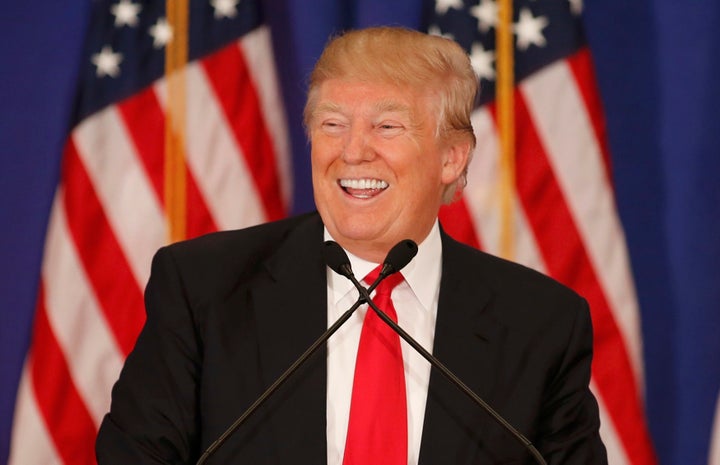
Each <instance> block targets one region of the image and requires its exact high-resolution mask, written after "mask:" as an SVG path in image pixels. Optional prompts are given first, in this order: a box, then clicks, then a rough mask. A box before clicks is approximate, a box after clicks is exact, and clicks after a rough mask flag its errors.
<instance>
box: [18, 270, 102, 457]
mask: <svg viewBox="0 0 720 465" xmlns="http://www.w3.org/2000/svg"><path fill="white" fill-rule="evenodd" d="M29 363H30V370H31V373H32V388H33V392H34V395H35V399H36V400H37V403H38V407H39V410H40V413H41V415H42V416H43V418H44V420H45V423H46V424H47V429H48V431H49V432H50V435H51V437H52V441H53V443H54V444H55V448H56V449H57V451H58V453H59V454H60V457H61V458H62V461H63V463H66V464H73V465H75V464H78V465H83V464H94V463H95V453H94V447H93V444H94V442H95V434H96V425H95V423H94V422H93V420H92V417H91V416H90V413H89V412H88V410H87V408H85V404H84V403H83V400H82V398H81V397H80V395H79V393H78V391H77V389H76V387H75V384H74V383H73V380H72V377H71V375H70V370H69V369H68V364H67V362H66V361H65V358H64V355H63V353H62V350H61V348H60V345H59V344H58V341H57V340H56V339H55V335H54V334H53V331H52V328H51V327H50V321H49V320H48V316H47V311H46V308H45V295H44V291H43V283H42V282H41V283H40V290H39V295H38V303H37V308H36V313H35V326H34V333H33V343H32V351H31V353H30V360H29Z"/></svg>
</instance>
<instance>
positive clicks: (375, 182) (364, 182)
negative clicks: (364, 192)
mask: <svg viewBox="0 0 720 465" xmlns="http://www.w3.org/2000/svg"><path fill="white" fill-rule="evenodd" d="M340 186H342V187H345V188H348V189H385V188H386V187H387V186H388V183H387V182H385V181H382V180H380V179H341V180H340Z"/></svg>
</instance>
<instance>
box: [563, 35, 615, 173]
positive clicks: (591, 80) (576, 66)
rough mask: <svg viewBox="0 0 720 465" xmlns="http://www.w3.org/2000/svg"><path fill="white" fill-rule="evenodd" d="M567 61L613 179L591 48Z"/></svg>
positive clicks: (607, 168)
mask: <svg viewBox="0 0 720 465" xmlns="http://www.w3.org/2000/svg"><path fill="white" fill-rule="evenodd" d="M566 61H567V64H568V66H569V67H570V70H571V72H572V74H573V77H574V79H573V83H574V84H575V85H576V86H577V88H578V90H579V91H580V94H581V95H582V99H583V101H584V102H585V107H586V108H587V112H586V113H585V114H586V115H587V116H588V117H589V118H590V121H592V127H593V131H594V133H595V142H596V143H597V144H598V145H599V146H600V152H601V153H602V158H603V163H604V165H605V176H606V177H607V179H609V180H612V176H611V173H612V161H611V159H610V149H609V147H608V139H607V131H606V130H605V118H603V114H604V112H603V109H602V102H601V101H600V93H599V92H598V89H597V85H596V83H595V71H594V67H593V63H592V56H591V55H590V50H589V49H588V48H583V49H581V50H580V51H579V52H577V53H575V54H574V55H571V56H569V57H568V58H567V60H566Z"/></svg>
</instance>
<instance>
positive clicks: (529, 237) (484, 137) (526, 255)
mask: <svg viewBox="0 0 720 465" xmlns="http://www.w3.org/2000/svg"><path fill="white" fill-rule="evenodd" d="M495 108H496V107H495V105H494V104H490V105H487V106H484V107H481V108H479V109H477V110H475V112H474V113H473V115H472V123H473V128H474V129H475V134H476V136H477V138H478V146H477V148H476V149H475V156H474V157H473V163H472V165H470V169H469V172H468V187H467V188H466V190H465V195H464V197H465V200H466V202H467V204H468V206H469V209H470V211H471V213H472V220H473V222H474V223H475V226H476V230H478V233H479V235H480V238H479V242H480V243H482V244H483V248H484V250H485V251H487V252H489V253H493V254H496V255H498V254H500V229H501V223H500V209H499V202H498V194H497V193H498V189H499V184H498V173H499V158H498V157H499V152H498V148H497V147H498V144H497V133H496V129H495V128H496V127H495V123H494V118H495V117H496V115H495ZM512 203H513V205H515V206H516V208H515V210H514V212H513V214H514V217H515V224H514V227H513V229H514V232H515V238H514V243H515V251H514V256H513V257H512V259H513V260H515V261H517V262H519V263H522V264H523V265H525V266H528V267H531V268H533V269H536V270H538V271H540V272H543V271H544V270H545V265H544V263H543V262H542V259H541V258H540V255H539V253H538V246H537V244H536V242H535V237H534V236H533V234H532V231H531V230H530V227H529V226H528V223H527V218H526V217H525V213H524V212H523V210H522V209H521V208H520V201H519V200H518V199H517V193H516V194H515V198H514V199H513V202H512Z"/></svg>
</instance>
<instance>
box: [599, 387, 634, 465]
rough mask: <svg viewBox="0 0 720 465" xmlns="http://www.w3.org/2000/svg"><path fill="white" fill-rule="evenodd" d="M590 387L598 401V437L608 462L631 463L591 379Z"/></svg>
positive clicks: (626, 464)
mask: <svg viewBox="0 0 720 465" xmlns="http://www.w3.org/2000/svg"><path fill="white" fill-rule="evenodd" d="M590 389H591V390H592V391H593V394H595V398H596V399H597V401H598V407H599V408H600V438H601V439H602V441H603V443H604V444H605V449H606V450H607V455H608V464H609V465H631V463H630V458H629V457H628V456H627V453H626V452H625V448H624V447H623V445H622V442H621V441H620V436H619V435H618V432H617V430H616V429H615V426H614V425H613V422H612V420H611V419H610V414H609V412H608V411H607V408H606V407H605V404H604V402H603V399H602V396H601V395H600V392H599V391H598V389H597V386H596V385H595V383H594V382H592V381H591V382H590Z"/></svg>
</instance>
